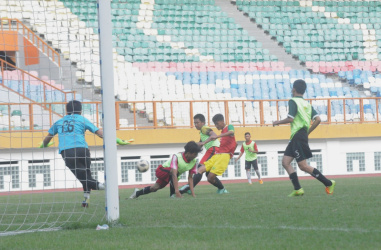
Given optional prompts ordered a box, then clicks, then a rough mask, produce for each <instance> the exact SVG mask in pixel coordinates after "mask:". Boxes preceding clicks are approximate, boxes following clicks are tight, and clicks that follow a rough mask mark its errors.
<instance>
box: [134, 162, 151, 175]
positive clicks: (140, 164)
mask: <svg viewBox="0 0 381 250" xmlns="http://www.w3.org/2000/svg"><path fill="white" fill-rule="evenodd" d="M136 167H137V168H138V171H139V172H140V173H144V172H146V171H147V170H148V169H149V162H148V161H147V160H144V159H141V160H140V161H138V163H137V165H136Z"/></svg>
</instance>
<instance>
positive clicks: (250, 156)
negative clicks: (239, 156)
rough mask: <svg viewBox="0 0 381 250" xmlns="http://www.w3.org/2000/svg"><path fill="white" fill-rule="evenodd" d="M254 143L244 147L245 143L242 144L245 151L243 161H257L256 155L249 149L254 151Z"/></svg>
mask: <svg viewBox="0 0 381 250" xmlns="http://www.w3.org/2000/svg"><path fill="white" fill-rule="evenodd" d="M254 144H255V142H254V141H251V143H250V144H249V145H246V142H244V143H243V149H244V150H245V160H246V161H254V160H255V159H257V153H252V152H250V151H249V149H251V150H253V151H254Z"/></svg>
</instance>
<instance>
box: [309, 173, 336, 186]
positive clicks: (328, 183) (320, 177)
mask: <svg viewBox="0 0 381 250" xmlns="http://www.w3.org/2000/svg"><path fill="white" fill-rule="evenodd" d="M311 175H312V176H313V177H315V178H316V179H318V180H319V181H320V182H321V183H323V184H324V186H326V187H329V186H331V185H332V181H330V180H328V179H327V178H326V177H325V176H324V175H323V174H322V173H320V171H319V170H317V169H316V168H314V171H312V174H311Z"/></svg>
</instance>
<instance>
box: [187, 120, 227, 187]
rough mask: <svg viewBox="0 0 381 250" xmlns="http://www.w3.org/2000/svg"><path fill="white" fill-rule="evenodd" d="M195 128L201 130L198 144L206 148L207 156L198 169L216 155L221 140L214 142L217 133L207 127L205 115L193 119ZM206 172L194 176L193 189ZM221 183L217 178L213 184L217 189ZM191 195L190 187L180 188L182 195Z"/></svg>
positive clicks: (203, 158)
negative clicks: (213, 138)
mask: <svg viewBox="0 0 381 250" xmlns="http://www.w3.org/2000/svg"><path fill="white" fill-rule="evenodd" d="M193 122H194V126H195V127H196V129H197V130H200V142H198V143H197V144H198V145H199V146H200V147H202V146H204V147H205V150H206V152H205V154H204V156H203V157H202V159H201V161H200V164H199V165H198V168H199V167H200V166H201V164H204V162H206V161H207V160H209V159H210V158H212V156H213V155H214V154H215V153H216V150H217V149H218V148H219V147H220V141H219V140H212V139H211V136H213V137H216V136H217V135H216V133H214V131H213V130H212V129H211V128H210V127H208V126H206V125H205V116H204V115H203V114H197V115H195V116H194V117H193ZM203 174H204V172H198V173H197V174H195V175H193V187H196V185H197V184H198V183H199V182H200V181H201V179H202V175H203ZM208 174H209V173H208V172H207V173H206V176H208ZM220 183H221V181H220V180H219V179H218V178H217V177H216V182H215V184H213V185H214V186H215V187H216V188H218V187H220V186H221V185H222V184H221V185H220ZM186 192H187V193H188V194H191V192H190V190H189V185H185V186H183V187H182V188H180V193H181V194H184V193H186Z"/></svg>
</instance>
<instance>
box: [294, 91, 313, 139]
mask: <svg viewBox="0 0 381 250" xmlns="http://www.w3.org/2000/svg"><path fill="white" fill-rule="evenodd" d="M291 100H293V101H294V102H295V103H296V106H297V107H298V112H297V113H296V115H295V117H294V121H293V122H292V123H291V138H290V139H292V138H293V137H294V135H295V134H296V132H298V131H299V130H300V129H305V130H306V131H307V132H308V130H309V128H310V124H311V115H312V106H311V104H310V103H309V102H307V101H306V100H304V99H303V98H295V97H294V98H292V99H291Z"/></svg>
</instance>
